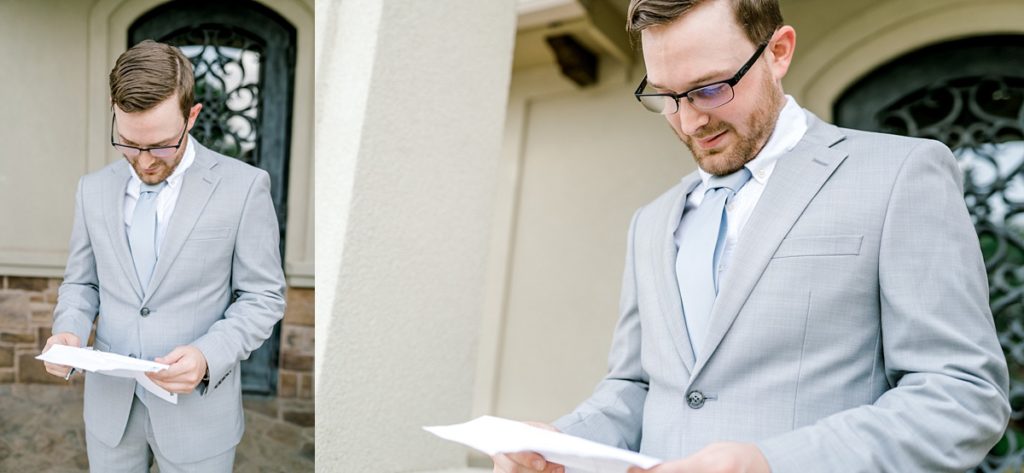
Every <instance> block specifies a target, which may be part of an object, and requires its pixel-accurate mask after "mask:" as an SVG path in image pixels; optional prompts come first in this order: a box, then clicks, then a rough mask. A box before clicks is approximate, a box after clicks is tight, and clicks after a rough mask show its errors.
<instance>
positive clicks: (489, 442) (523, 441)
mask: <svg viewBox="0 0 1024 473" xmlns="http://www.w3.org/2000/svg"><path fill="white" fill-rule="evenodd" d="M423 429H424V430H426V431H427V432H430V433H432V434H434V435H437V436H438V437H441V438H443V439H446V440H451V441H453V442H458V443H461V444H463V445H466V446H469V447H472V448H474V449H476V450H479V451H481V452H484V453H486V454H487V455H489V456H493V455H495V454H498V453H515V452H537V453H539V454H541V455H543V456H544V458H546V459H548V460H549V461H552V462H554V463H558V464H560V465H563V466H565V472H566V473H583V472H587V473H626V471H627V470H628V469H629V467H631V466H639V467H641V468H651V467H653V466H655V465H658V464H659V463H661V460H658V459H657V458H652V457H649V456H646V455H641V454H639V453H636V452H631V451H629V450H623V449H621V448H615V447H610V446H608V445H604V444H600V443H597V442H592V441H590V440H586V439H582V438H579V437H573V436H571V435H566V434H563V433H559V432H552V431H550V430H544V429H541V428H537V427H533V426H530V425H527V424H524V423H522V422H516V421H513V420H508V419H502V418H500V417H491V416H482V417H478V418H476V419H473V420H471V421H469V422H466V423H463V424H455V425H446V426H435V427H424V428H423Z"/></svg>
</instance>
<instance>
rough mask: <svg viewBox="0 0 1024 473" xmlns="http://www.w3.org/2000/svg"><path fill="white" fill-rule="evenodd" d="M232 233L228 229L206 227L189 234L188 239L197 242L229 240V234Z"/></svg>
mask: <svg viewBox="0 0 1024 473" xmlns="http://www.w3.org/2000/svg"><path fill="white" fill-rule="evenodd" d="M229 233H231V229H230V228H228V227H206V228H202V227H200V228H196V229H194V230H192V233H190V234H189V236H188V239H189V240H192V241H195V240H217V239H221V238H227V237H228V234H229Z"/></svg>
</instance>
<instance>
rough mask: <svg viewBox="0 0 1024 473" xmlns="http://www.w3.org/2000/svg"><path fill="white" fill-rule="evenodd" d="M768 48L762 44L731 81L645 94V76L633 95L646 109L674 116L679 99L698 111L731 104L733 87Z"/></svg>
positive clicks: (733, 95)
mask: <svg viewBox="0 0 1024 473" xmlns="http://www.w3.org/2000/svg"><path fill="white" fill-rule="evenodd" d="M767 46H768V42H767V41H766V42H764V43H761V45H760V46H758V47H757V51H754V55H753V56H751V57H750V59H748V60H747V63H746V64H744V65H743V67H741V68H740V70H739V71H737V72H736V75H734V76H732V78H731V79H727V80H723V81H719V82H714V83H711V84H708V85H702V86H700V87H697V88H694V89H690V90H687V91H686V92H683V93H679V94H672V93H664V94H657V93H644V89H646V88H647V76H646V75H645V76H644V80H642V81H640V86H639V87H637V88H636V92H633V95H634V96H635V97H636V99H637V100H639V101H640V103H641V104H643V106H644V108H646V109H647V110H650V111H652V112H654V113H660V114H662V115H672V114H674V113H676V112H678V111H679V99H681V98H683V97H686V100H687V101H689V102H690V104H691V105H693V106H694V108H696V109H698V110H711V109H715V108H718V107H721V106H722V105H725V104H727V103H729V102H731V101H732V99H733V97H735V96H736V92H735V91H734V90H733V87H735V86H736V84H738V83H739V82H740V79H742V78H743V76H744V75H745V74H746V73H747V71H749V70H750V68H751V67H752V66H753V65H754V62H755V61H757V58H758V57H760V56H761V53H762V52H764V48H766V47H767Z"/></svg>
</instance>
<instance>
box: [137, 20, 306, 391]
mask: <svg viewBox="0 0 1024 473" xmlns="http://www.w3.org/2000/svg"><path fill="white" fill-rule="evenodd" d="M295 37H296V35H295V28H294V27H293V26H292V25H290V24H289V23H288V22H287V21H286V20H284V19H283V18H281V16H280V15H278V14H276V13H274V12H273V11H271V10H270V9H268V8H266V7H264V6H262V5H260V4H258V3H256V2H254V1H244V0H238V1H230V0H220V1H216V2H210V1H193V0H178V1H172V2H167V3H165V4H163V5H160V6H159V7H156V8H154V9H152V10H150V11H149V12H147V13H146V14H144V15H142V16H141V17H139V19H138V20H136V21H135V22H134V23H133V24H132V26H131V27H130V28H129V31H128V42H129V46H131V45H134V44H136V43H138V42H141V41H142V40H145V39H153V40H156V41H160V42H164V43H169V44H173V45H175V46H178V47H179V48H181V50H182V51H183V52H184V53H185V55H186V56H188V57H189V59H191V60H192V64H193V66H194V69H195V77H196V88H195V90H196V100H197V101H198V102H201V103H202V104H203V111H202V113H200V115H199V118H198V119H197V121H196V126H195V128H194V129H193V131H192V133H191V134H192V136H193V137H195V138H196V140H198V141H199V142H200V143H203V145H205V146H207V147H209V148H211V149H213V150H215V151H218V152H220V153H223V154H225V155H228V156H232V157H235V158H238V159H240V160H242V161H245V162H246V163H249V164H252V165H253V166H256V167H259V168H262V169H264V170H266V171H267V172H268V173H269V174H270V183H271V197H272V199H273V201H274V207H275V208H276V210H277V219H278V222H279V224H280V232H281V253H282V255H283V254H284V246H285V245H284V243H285V234H286V226H285V224H286V222H287V214H286V210H287V202H286V200H287V196H288V189H287V185H288V152H289V149H290V144H291V115H292V89H293V83H294V76H295V74H294V72H295ZM279 340H280V324H278V326H277V327H275V328H274V333H273V335H272V336H271V338H270V339H269V340H267V342H266V343H264V344H263V346H262V347H261V348H260V349H259V350H257V351H256V352H254V353H253V354H252V356H251V357H250V358H249V359H248V360H246V361H244V362H243V363H242V389H243V390H245V391H246V392H249V393H260V394H273V393H275V392H276V390H277V364H278V351H279V345H280V342H279Z"/></svg>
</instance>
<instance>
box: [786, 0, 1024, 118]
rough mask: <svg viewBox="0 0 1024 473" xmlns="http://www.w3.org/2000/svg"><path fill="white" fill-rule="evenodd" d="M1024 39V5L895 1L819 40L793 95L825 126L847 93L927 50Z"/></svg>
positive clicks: (793, 75)
mask: <svg viewBox="0 0 1024 473" xmlns="http://www.w3.org/2000/svg"><path fill="white" fill-rule="evenodd" d="M1005 33H1024V3H1022V2H1020V1H1019V0H931V1H928V2H921V1H917V0H889V1H886V2H884V3H881V4H879V6H878V7H875V8H872V9H870V10H867V11H865V12H864V13H863V14H862V15H860V16H857V17H854V18H851V19H849V20H848V21H846V22H844V23H843V24H842V25H841V26H840V27H838V28H836V29H835V30H834V31H832V32H831V33H829V34H828V35H826V36H824V37H822V38H820V39H818V40H817V41H816V42H815V43H814V44H813V45H811V46H810V49H809V50H808V51H807V52H806V53H805V54H801V52H800V49H799V42H798V49H797V59H796V60H795V61H794V62H793V66H792V67H791V69H790V71H789V74H788V76H787V78H786V80H785V82H784V84H785V87H786V90H787V92H789V93H791V94H793V95H794V97H796V98H797V100H798V101H799V102H800V103H801V105H803V106H804V107H806V108H808V109H810V110H811V111H813V112H814V113H816V114H818V116H820V117H821V118H823V119H825V120H831V119H832V105H833V104H834V103H835V101H836V100H837V99H838V98H839V95H840V94H842V93H843V92H844V91H845V90H846V89H847V88H849V87H850V86H851V85H852V84H853V83H854V82H856V81H857V80H859V79H860V78H862V77H864V76H865V75H866V74H868V73H869V72H871V71H873V70H874V69H876V68H878V67H879V66H881V65H883V64H885V63H887V62H889V61H891V60H893V59H895V58H897V57H899V56H901V55H903V54H906V53H908V52H911V51H914V50H916V49H920V48H922V47H925V46H928V45H931V44H935V43H940V42H943V41H949V40H955V39H959V38H965V37H969V36H978V35H989V34H1005Z"/></svg>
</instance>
